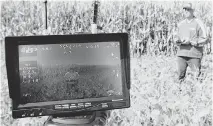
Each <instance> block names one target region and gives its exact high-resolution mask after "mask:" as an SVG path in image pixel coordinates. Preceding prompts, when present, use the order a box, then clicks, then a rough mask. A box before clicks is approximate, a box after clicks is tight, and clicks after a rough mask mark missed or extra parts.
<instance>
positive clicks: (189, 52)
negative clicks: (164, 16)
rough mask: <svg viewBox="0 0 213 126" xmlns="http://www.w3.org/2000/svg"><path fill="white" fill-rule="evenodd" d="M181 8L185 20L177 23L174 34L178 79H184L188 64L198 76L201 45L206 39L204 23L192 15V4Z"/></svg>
mask: <svg viewBox="0 0 213 126" xmlns="http://www.w3.org/2000/svg"><path fill="white" fill-rule="evenodd" d="M183 10H184V15H185V20H183V21H181V22H180V23H179V24H178V28H177V34H176V35H175V42H176V44H177V45H178V46H179V49H178V52H177V63H178V79H179V80H183V79H184V77H185V74H186V69H187V67H188V66H189V67H190V68H191V69H192V71H194V72H195V73H196V77H198V76H199V74H200V69H201V59H202V56H203V45H204V44H206V40H207V36H206V32H205V27H204V24H203V23H202V21H201V20H199V19H197V18H196V17H195V16H194V9H193V8H192V4H191V3H188V4H185V5H184V7H183Z"/></svg>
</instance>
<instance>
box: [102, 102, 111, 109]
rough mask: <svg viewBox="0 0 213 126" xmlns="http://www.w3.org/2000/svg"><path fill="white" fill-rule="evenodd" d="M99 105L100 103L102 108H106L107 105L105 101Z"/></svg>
mask: <svg viewBox="0 0 213 126" xmlns="http://www.w3.org/2000/svg"><path fill="white" fill-rule="evenodd" d="M101 105H102V108H108V107H109V106H108V104H107V103H101Z"/></svg>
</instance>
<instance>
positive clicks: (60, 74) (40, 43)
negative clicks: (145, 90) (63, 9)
mask: <svg viewBox="0 0 213 126" xmlns="http://www.w3.org/2000/svg"><path fill="white" fill-rule="evenodd" d="M5 41H6V43H5V49H6V52H5V54H6V67H7V75H8V84H9V93H10V97H11V99H12V108H13V109H12V116H13V118H24V117H37V116H47V115H54V116H64V115H70V114H76V113H86V112H92V111H99V110H111V109H121V108H128V107H130V94H129V90H130V62H129V60H130V58H129V44H128V35H127V34H126V33H111V34H80V35H50V36H21V37H6V39H5Z"/></svg>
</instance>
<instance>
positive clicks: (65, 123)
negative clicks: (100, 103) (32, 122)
mask: <svg viewBox="0 0 213 126" xmlns="http://www.w3.org/2000/svg"><path fill="white" fill-rule="evenodd" d="M109 116H110V111H95V112H91V113H87V114H85V115H77V116H75V115H74V116H66V117H53V116H50V117H49V118H48V119H47V120H46V121H45V123H44V126H94V125H98V126H104V125H105V124H106V120H107V118H108V117H109Z"/></svg>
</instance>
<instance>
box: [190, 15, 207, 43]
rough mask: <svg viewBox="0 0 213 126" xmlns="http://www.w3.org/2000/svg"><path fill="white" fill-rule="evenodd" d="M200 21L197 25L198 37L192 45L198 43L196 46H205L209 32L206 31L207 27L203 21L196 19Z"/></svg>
mask: <svg viewBox="0 0 213 126" xmlns="http://www.w3.org/2000/svg"><path fill="white" fill-rule="evenodd" d="M196 21H197V23H198V27H197V35H198V36H197V38H196V40H195V42H191V44H192V45H196V46H204V45H205V44H207V39H208V38H207V33H206V27H205V25H204V24H203V22H202V21H201V20H198V19H197V20H196Z"/></svg>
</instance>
